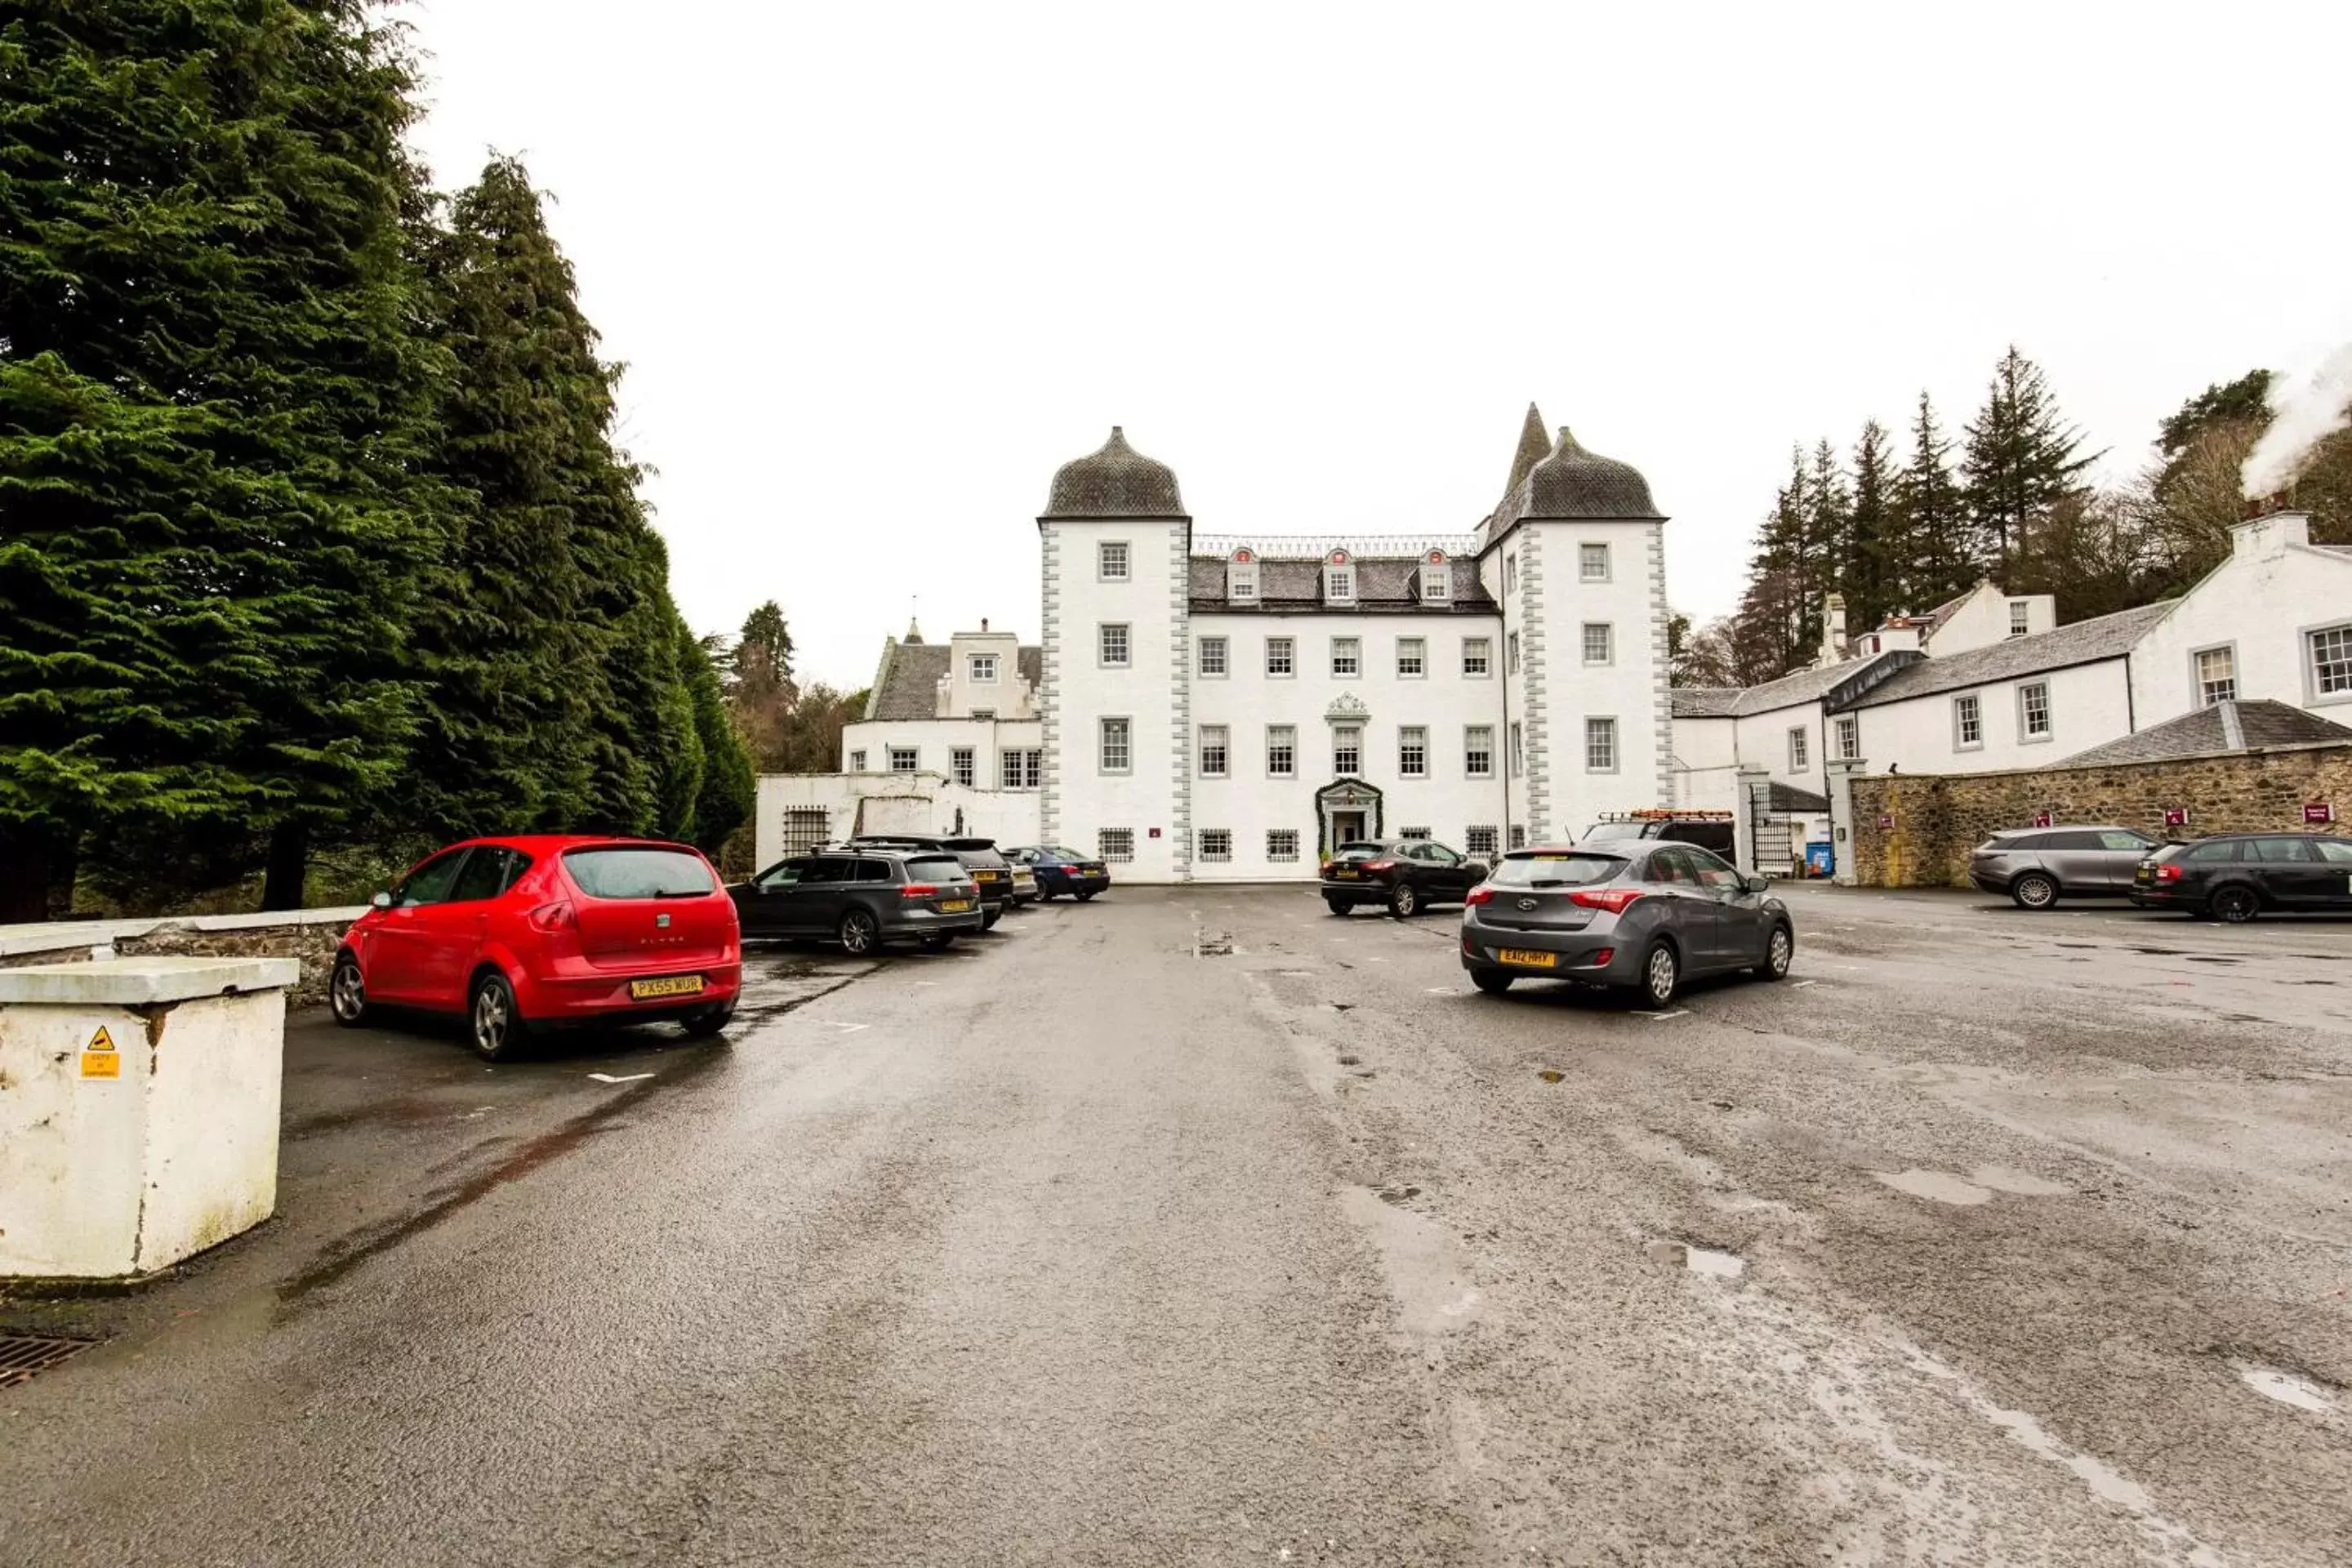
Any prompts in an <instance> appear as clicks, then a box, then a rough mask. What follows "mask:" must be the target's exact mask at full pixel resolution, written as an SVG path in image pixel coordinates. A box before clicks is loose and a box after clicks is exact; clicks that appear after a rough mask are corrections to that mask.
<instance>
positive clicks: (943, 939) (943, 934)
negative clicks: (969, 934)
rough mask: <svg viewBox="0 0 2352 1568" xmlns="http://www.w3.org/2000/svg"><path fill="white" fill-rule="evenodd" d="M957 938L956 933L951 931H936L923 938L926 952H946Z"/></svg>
mask: <svg viewBox="0 0 2352 1568" xmlns="http://www.w3.org/2000/svg"><path fill="white" fill-rule="evenodd" d="M955 939H956V933H955V932H953V931H933V932H932V933H931V934H930V935H929V936H927V937H925V938H924V939H923V951H924V952H946V951H947V950H948V949H950V948H951V947H953V946H954V945H955Z"/></svg>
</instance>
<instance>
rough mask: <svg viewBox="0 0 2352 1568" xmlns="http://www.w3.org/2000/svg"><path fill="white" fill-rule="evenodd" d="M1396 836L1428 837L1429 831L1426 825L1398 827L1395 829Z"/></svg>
mask: <svg viewBox="0 0 2352 1568" xmlns="http://www.w3.org/2000/svg"><path fill="white" fill-rule="evenodd" d="M1397 837H1399V838H1423V839H1425V838H1427V837H1430V832H1429V829H1428V828H1426V827H1400V828H1398V829H1397Z"/></svg>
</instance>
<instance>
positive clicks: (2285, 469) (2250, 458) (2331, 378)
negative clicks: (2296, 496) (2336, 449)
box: [2239, 343, 2352, 497]
mask: <svg viewBox="0 0 2352 1568" xmlns="http://www.w3.org/2000/svg"><path fill="white" fill-rule="evenodd" d="M2270 405H2271V412H2272V419H2271V426H2270V428H2269V429H2267V430H2265V431H2263V438H2262V439H2261V440H2259V441H2257V442H2255V443H2254V449H2253V450H2252V451H2251V452H2249V453H2247V454H2246V466H2245V467H2244V468H2242V469H2240V470H2239V473H2240V476H2241V478H2242V480H2243V482H2244V485H2245V491H2246V494H2247V495H2248V496H2251V497H2262V496H2267V495H2272V494H2274V493H2276V492H2277V491H2279V490H2283V489H2286V487H2287V486H2288V485H2289V484H2290V483H2291V482H2293V480H2294V475H2295V470H2296V469H2297V468H2300V467H2301V466H2302V459H2303V456H2304V454H2305V452H2307V451H2309V450H2310V449H2311V445H2312V443H2313V442H2315V441H2316V440H2318V439H2319V438H2320V437H2322V436H2325V435H2326V434H2327V433H2328V432H2329V431H2331V430H2333V429H2335V428H2336V426H2338V425H2341V424H2343V423H2344V417H2345V415H2346V413H2347V409H2352V343H2346V344H2345V345H2344V346H2343V347H2342V348H2339V349H2337V350H2336V352H2335V353H2332V354H2329V355H2328V356H2327V357H2326V359H2324V360H2322V361H2320V363H2319V368H2318V369H2317V370H2315V371H2314V372H2312V373H2311V377H2310V379H2309V380H2307V381H2304V382H2301V383H2299V384H2289V383H2288V382H2287V379H2286V378H2285V377H2284V376H2281V377H2279V378H2278V379H2277V380H2276V381H2274V382H2273V383H2272V384H2271V393H2270Z"/></svg>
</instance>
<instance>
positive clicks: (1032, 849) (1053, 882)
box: [1004, 844, 1110, 904]
mask: <svg viewBox="0 0 2352 1568" xmlns="http://www.w3.org/2000/svg"><path fill="white" fill-rule="evenodd" d="M1004 855H1005V858H1007V859H1009V860H1011V861H1012V862H1013V864H1014V865H1016V866H1026V867H1028V868H1029V869H1030V871H1031V872H1032V873H1034V875H1035V877H1036V879H1037V900H1038V902H1040V903H1043V902H1044V901H1045V900H1047V899H1051V898H1053V897H1055V896H1056V895H1057V894H1061V893H1067V894H1069V895H1070V896H1071V897H1072V898H1074V899H1076V900H1078V902H1080V903H1082V904H1083V903H1085V902H1086V901H1087V900H1089V899H1091V898H1093V897H1094V896H1095V895H1096V894H1097V893H1099V892H1101V891H1102V890H1103V889H1105V888H1108V887H1109V886H1110V868H1109V867H1108V866H1106V865H1104V864H1103V862H1102V861H1101V860H1100V859H1099V858H1097V857H1095V856H1092V855H1081V854H1079V853H1078V852H1077V851H1076V850H1075V849H1066V848H1064V847H1061V846H1060V845H1058V844H1028V845H1024V846H1023V847H1020V848H1018V849H1007V850H1006V851H1005V852H1004Z"/></svg>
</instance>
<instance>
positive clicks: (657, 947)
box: [327, 835, 743, 1061]
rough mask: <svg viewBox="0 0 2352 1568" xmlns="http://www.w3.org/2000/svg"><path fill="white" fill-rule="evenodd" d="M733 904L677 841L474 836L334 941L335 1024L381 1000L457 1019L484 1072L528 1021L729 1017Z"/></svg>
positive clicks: (380, 900)
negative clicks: (485, 1061)
mask: <svg viewBox="0 0 2352 1568" xmlns="http://www.w3.org/2000/svg"><path fill="white" fill-rule="evenodd" d="M742 984H743V944H742V940H741V937H740V934H739V933H738V931H737V928H736V924H735V902H734V900H732V899H730V898H729V897H728V896H727V890H726V889H725V888H723V887H721V886H720V885H719V877H718V874H717V873H716V872H714V871H713V870H712V869H711V868H710V862H709V861H708V860H706V859H704V858H702V856H701V854H700V852H699V851H698V850H696V849H693V848H691V847H688V846H687V845H684V844H662V843H656V842H653V841H650V840H646V839H633V838H607V837H581V836H576V835H566V836H561V837H558V836H553V835H548V836H539V837H515V838H473V839H468V840H467V841H466V842H465V843H463V844H456V845H452V846H450V847H448V848H446V849H444V850H442V851H441V852H440V853H439V854H438V855H435V856H433V857H432V858H429V859H426V860H424V861H422V862H420V863H419V864H417V865H416V866H415V867H413V868H410V870H409V873H408V875H407V876H405V877H404V878H402V879H401V883H400V886H399V887H398V888H396V889H394V890H393V891H391V892H389V893H378V894H377V895H376V896H375V899H374V901H373V908H371V909H370V910H368V912H367V913H366V914H364V915H362V916H361V917H360V918H359V921H357V922H356V923H355V924H353V925H352V929H351V931H349V932H348V933H346V934H345V935H344V937H343V943H342V947H341V950H340V951H339V952H336V954H335V969H334V976H333V978H332V979H331V981H330V982H329V983H328V988H327V997H328V1001H329V1003H330V1004H331V1005H332V1007H333V1009H334V1014H335V1021H336V1022H338V1023H340V1024H345V1025H354V1026H355V1025H358V1024H361V1023H362V1022H364V1021H365V1020H366V1018H367V1016H368V1011H369V1009H370V1008H372V1007H373V1006H375V1005H379V1004H382V1005H389V1006H395V1007H418V1008H424V1009H426V1010H428V1011H432V1012H436V1013H457V1012H463V1013H464V1014H465V1016H466V1019H467V1027H468V1032H469V1033H470V1035H471V1037H472V1039H473V1043H474V1049H475V1050H477V1051H478V1052H479V1053H481V1055H483V1056H484V1057H486V1058H489V1059H490V1060H492V1061H498V1060H500V1059H502V1058H506V1057H508V1056H510V1055H512V1054H513V1053H514V1051H515V1048H516V1047H518V1046H520V1044H521V1042H522V1041H523V1039H524V1038H525V1037H527V1036H528V1035H529V1034H530V1031H531V1030H532V1029H534V1028H536V1027H538V1026H541V1025H548V1024H569V1023H587V1022H601V1023H631V1024H635V1023H647V1022H654V1021H658V1020H662V1019H670V1020H675V1021H676V1022H678V1023H681V1024H683V1025H685V1026H686V1032H687V1033H688V1034H689V1035H696V1036H704V1035H715V1034H717V1033H718V1032H719V1030H721V1029H723V1028H725V1027H726V1026H727V1021H728V1020H729V1019H730V1018H731V1017H733V1016H735V998H736V995H737V994H738V993H739V992H740V990H741V989H742Z"/></svg>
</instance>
